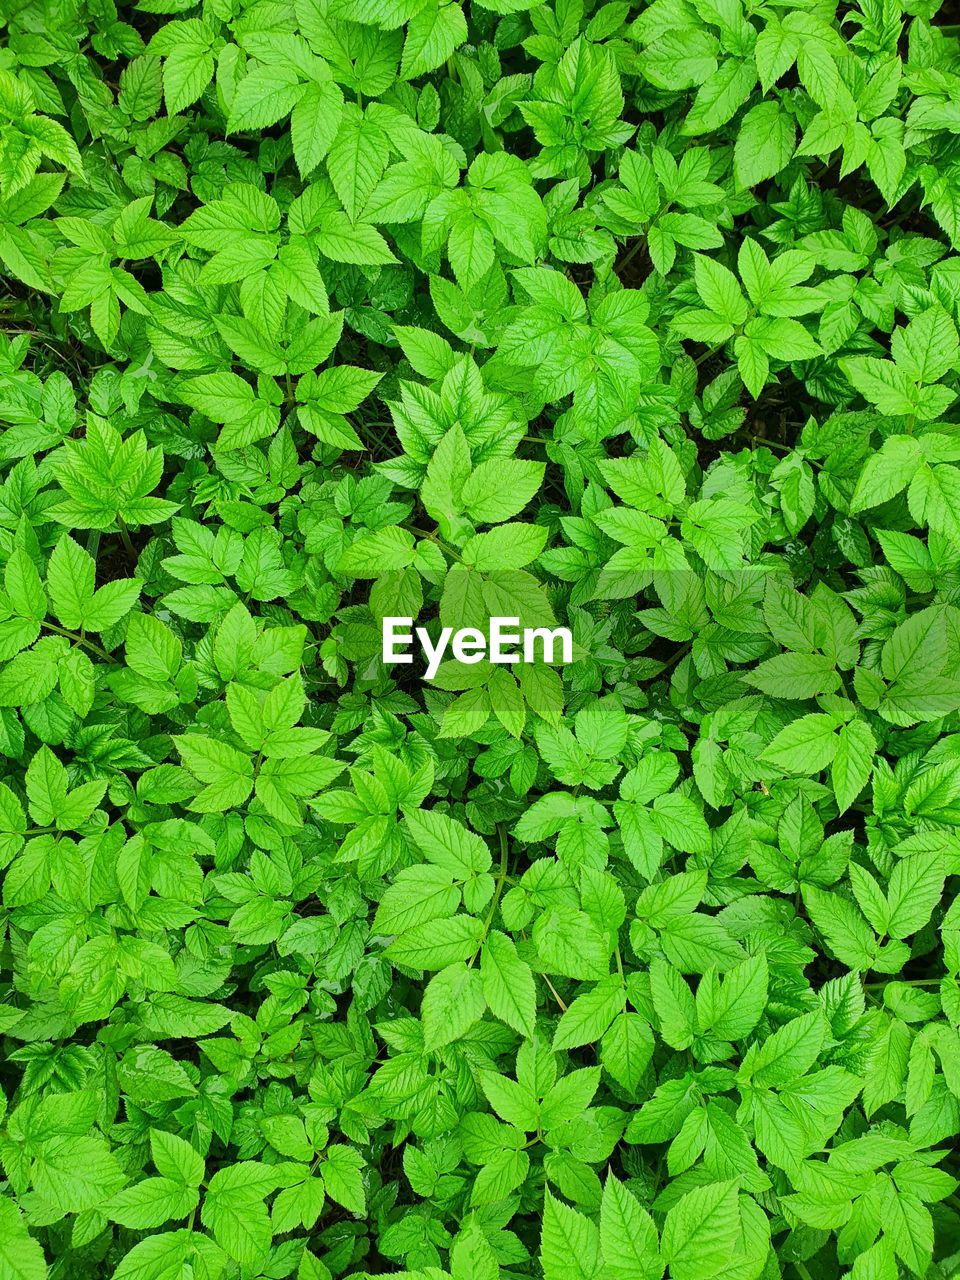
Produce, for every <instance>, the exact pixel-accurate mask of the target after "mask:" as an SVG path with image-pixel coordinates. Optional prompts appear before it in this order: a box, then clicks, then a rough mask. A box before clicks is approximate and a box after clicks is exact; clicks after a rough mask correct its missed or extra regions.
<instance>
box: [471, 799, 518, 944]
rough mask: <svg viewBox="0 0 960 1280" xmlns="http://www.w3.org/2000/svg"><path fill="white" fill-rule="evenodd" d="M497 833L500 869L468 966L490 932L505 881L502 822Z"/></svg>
mask: <svg viewBox="0 0 960 1280" xmlns="http://www.w3.org/2000/svg"><path fill="white" fill-rule="evenodd" d="M497 835H498V836H499V838H500V870H499V872H498V873H497V883H496V885H495V886H494V890H493V900H492V901H491V903H490V909H489V910H488V912H487V915H486V918H485V919H484V922H483V932H482V934H481V935H480V942H479V943H478V944H477V949H476V951H475V952H474V954H473V959H471V961H470V966H472V965H473V964H474V962H475V961H476V958H477V956H478V955H479V954H480V951H481V949H482V947H483V944H484V942H485V941H486V939H487V934H488V933H489V932H490V926H491V925H492V924H493V918H494V916H495V915H496V914H497V907H499V905H500V898H501V896H502V894H503V886H504V885H505V884H506V882H507V872H508V870H509V858H510V849H509V845H508V843H507V829H506V827H505V826H504V825H503V823H502V822H498V823H497Z"/></svg>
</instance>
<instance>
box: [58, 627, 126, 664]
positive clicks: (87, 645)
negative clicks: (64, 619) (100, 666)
mask: <svg viewBox="0 0 960 1280" xmlns="http://www.w3.org/2000/svg"><path fill="white" fill-rule="evenodd" d="M40 625H41V626H42V627H44V628H45V629H46V630H47V631H52V632H53V633H54V634H55V635H58V636H65V637H66V638H67V639H68V640H72V641H73V643H74V644H79V645H83V647H84V649H89V650H90V652H91V653H95V654H96V655H97V657H98V658H102V659H103V661H104V662H118V661H119V659H118V658H115V657H114V656H113V654H112V653H107V651H106V649H102V648H101V647H100V645H98V644H95V643H94V642H93V641H92V640H88V639H87V637H86V636H81V635H77V633H76V631H67V630H66V628H65V627H58V626H57V625H56V623H54V622H41V624H40Z"/></svg>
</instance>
